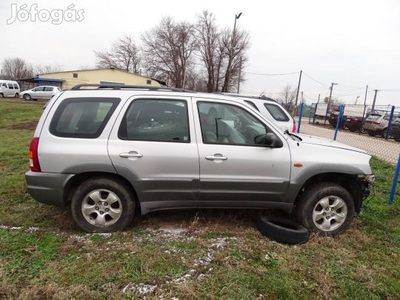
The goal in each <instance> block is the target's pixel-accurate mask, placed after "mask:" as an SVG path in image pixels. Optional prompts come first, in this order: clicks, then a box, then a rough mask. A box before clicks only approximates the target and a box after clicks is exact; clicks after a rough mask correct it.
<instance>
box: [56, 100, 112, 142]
mask: <svg viewBox="0 0 400 300" xmlns="http://www.w3.org/2000/svg"><path fill="white" fill-rule="evenodd" d="M119 102H120V99H119V98H82V99H80V98H71V99H65V100H64V101H63V102H62V103H61V104H60V106H59V107H58V108H57V110H56V112H55V114H54V116H53V119H52V120H51V123H50V132H51V133H52V134H54V135H55V136H59V137H72V138H92V139H94V138H97V137H99V136H100V134H101V133H102V131H103V129H104V127H105V126H106V124H107V122H108V120H109V119H110V117H111V115H112V114H113V112H114V111H115V108H116V107H117V105H118V103H119Z"/></svg>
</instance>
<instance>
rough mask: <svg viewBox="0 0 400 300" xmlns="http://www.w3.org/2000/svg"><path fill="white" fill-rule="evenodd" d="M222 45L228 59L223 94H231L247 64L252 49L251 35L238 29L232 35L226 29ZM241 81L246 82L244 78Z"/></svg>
mask: <svg viewBox="0 0 400 300" xmlns="http://www.w3.org/2000/svg"><path fill="white" fill-rule="evenodd" d="M221 45H222V47H223V49H224V54H225V55H224V56H225V57H226V59H227V64H226V71H225V76H224V85H223V87H222V92H229V91H231V90H232V88H233V86H236V85H237V83H238V80H239V76H240V75H241V74H242V71H243V68H244V65H245V63H246V62H247V57H246V55H245V53H246V50H247V49H248V48H249V47H250V35H249V33H248V32H246V31H242V30H239V29H237V28H236V27H235V28H234V30H233V32H232V33H231V32H230V30H229V29H226V30H225V32H224V34H223V35H222V38H221ZM240 80H241V81H244V79H243V77H242V78H240Z"/></svg>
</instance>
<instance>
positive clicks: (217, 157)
mask: <svg viewBox="0 0 400 300" xmlns="http://www.w3.org/2000/svg"><path fill="white" fill-rule="evenodd" d="M206 159H207V160H227V159H228V158H227V157H226V156H223V155H222V154H219V153H217V154H214V155H207V156H206Z"/></svg>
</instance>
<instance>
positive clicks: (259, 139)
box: [254, 132, 283, 148]
mask: <svg viewBox="0 0 400 300" xmlns="http://www.w3.org/2000/svg"><path fill="white" fill-rule="evenodd" d="M254 143H255V144H256V145H264V146H266V147H269V148H281V147H283V142H282V141H281V140H280V139H279V138H278V137H277V136H276V134H275V133H273V132H269V133H267V134H261V135H257V136H256V137H255V138H254Z"/></svg>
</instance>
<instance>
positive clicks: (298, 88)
mask: <svg viewBox="0 0 400 300" xmlns="http://www.w3.org/2000/svg"><path fill="white" fill-rule="evenodd" d="M301 74H303V70H300V76H299V83H298V85H297V93H296V105H295V106H296V107H297V101H298V100H299V91H300V83H301Z"/></svg>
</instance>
